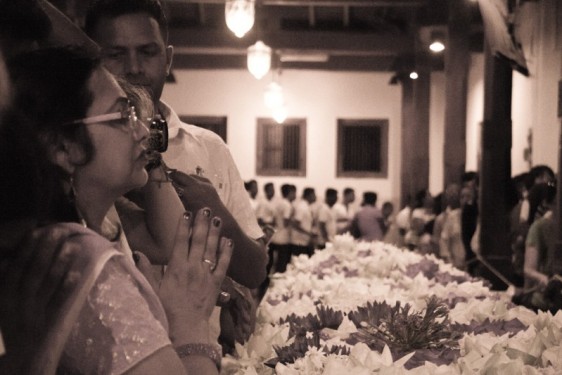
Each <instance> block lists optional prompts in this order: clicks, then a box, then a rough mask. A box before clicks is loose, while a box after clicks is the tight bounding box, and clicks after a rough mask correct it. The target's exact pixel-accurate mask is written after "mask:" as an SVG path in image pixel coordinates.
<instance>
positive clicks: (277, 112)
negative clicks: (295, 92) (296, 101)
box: [273, 105, 287, 124]
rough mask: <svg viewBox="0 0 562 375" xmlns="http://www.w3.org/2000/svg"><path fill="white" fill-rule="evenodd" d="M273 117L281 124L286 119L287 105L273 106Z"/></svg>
mask: <svg viewBox="0 0 562 375" xmlns="http://www.w3.org/2000/svg"><path fill="white" fill-rule="evenodd" d="M273 119H274V120H275V121H276V122H277V123H278V124H282V123H283V122H284V121H285V120H286V119H287V107H285V106H284V105H282V106H279V107H277V108H273Z"/></svg>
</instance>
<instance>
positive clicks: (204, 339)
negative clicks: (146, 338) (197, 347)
mask: <svg viewBox="0 0 562 375" xmlns="http://www.w3.org/2000/svg"><path fill="white" fill-rule="evenodd" d="M194 321H197V320H196V319H189V318H185V319H181V323H180V322H178V323H176V324H174V323H172V322H171V323H170V341H172V344H173V345H174V346H180V345H185V344H193V343H201V344H210V343H211V342H212V340H211V339H210V337H209V332H210V330H209V323H208V322H207V321H199V322H198V323H196V324H190V323H188V322H194Z"/></svg>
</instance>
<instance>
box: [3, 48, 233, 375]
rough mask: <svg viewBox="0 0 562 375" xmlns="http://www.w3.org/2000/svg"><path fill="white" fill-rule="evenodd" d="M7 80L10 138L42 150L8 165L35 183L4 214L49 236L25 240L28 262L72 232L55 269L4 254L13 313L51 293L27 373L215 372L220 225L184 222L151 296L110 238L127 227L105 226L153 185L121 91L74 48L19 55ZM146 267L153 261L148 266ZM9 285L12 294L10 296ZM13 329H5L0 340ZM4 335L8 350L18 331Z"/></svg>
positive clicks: (143, 135) (226, 247)
mask: <svg viewBox="0 0 562 375" xmlns="http://www.w3.org/2000/svg"><path fill="white" fill-rule="evenodd" d="M11 75H12V79H13V83H14V85H13V86H14V90H15V95H14V100H13V107H14V111H12V113H11V114H10V115H9V116H8V117H7V118H8V121H7V122H6V124H7V126H4V129H10V130H9V131H8V132H7V134H3V136H6V137H11V138H13V139H19V140H21V139H22V138H24V137H25V138H26V139H27V140H28V141H29V142H34V143H35V144H36V145H37V147H36V148H35V150H34V151H35V153H34V154H32V155H30V154H29V153H27V154H26V155H21V154H17V153H15V154H14V155H11V159H6V160H11V161H13V164H12V165H7V167H9V168H10V170H12V171H14V173H17V171H16V169H17V168H16V166H17V165H18V163H19V162H21V160H24V161H25V163H23V164H24V165H23V167H25V168H27V170H28V172H29V171H31V172H30V173H28V175H29V176H30V178H29V179H28V180H27V181H21V184H22V187H24V186H25V185H26V184H31V185H37V186H35V188H31V189H28V191H31V192H32V193H31V194H30V195H29V196H28V197H27V200H25V199H21V196H20V197H19V198H18V194H17V193H16V192H14V194H13V196H14V197H16V198H17V199H14V200H13V205H14V206H15V205H20V206H19V208H20V210H18V209H17V207H15V208H13V209H12V207H3V208H6V211H5V212H13V215H12V218H16V216H18V215H19V218H21V219H26V218H27V219H31V220H27V224H26V225H27V227H31V226H34V227H35V228H38V227H40V228H41V235H40V236H37V235H28V240H27V242H28V245H29V242H31V243H32V244H34V245H35V246H33V249H32V251H30V250H29V249H30V246H27V247H25V246H24V247H23V249H26V251H27V252H28V253H30V254H26V256H27V257H28V258H30V259H40V258H41V251H42V249H43V248H53V244H52V242H53V241H55V240H54V239H57V238H60V236H57V233H60V232H61V231H63V232H65V233H66V235H65V236H64V238H65V240H64V241H62V242H61V243H60V244H57V246H55V248H56V249H55V250H54V252H55V255H54V256H53V257H52V258H48V259H49V260H48V262H49V263H50V264H49V267H42V268H41V267H38V268H36V269H38V270H41V272H40V273H39V274H38V273H36V272H33V271H34V269H31V270H29V269H26V266H28V265H30V264H31V265H33V264H34V263H33V262H30V261H21V258H20V254H18V253H17V251H12V252H11V253H10V252H4V251H3V252H2V267H3V270H4V271H7V272H5V273H4V274H3V275H2V277H3V278H4V280H3V281H6V280H8V281H12V283H9V282H3V283H2V285H1V286H0V288H1V289H3V290H2V291H1V294H0V296H2V298H3V302H6V301H7V302H10V303H11V305H14V303H13V301H14V300H15V298H17V297H18V295H17V293H18V292H21V293H22V296H23V297H27V296H28V295H29V294H30V293H29V292H30V291H31V292H33V291H40V290H41V288H40V287H39V285H45V287H44V288H43V289H44V290H45V291H47V292H46V293H37V292H35V296H34V298H35V299H37V298H39V299H43V300H44V301H45V303H44V305H45V306H46V308H47V309H48V310H49V311H51V312H52V313H51V314H50V316H49V318H48V319H46V321H45V322H44V323H45V324H46V326H47V327H48V329H47V334H46V337H45V338H41V337H40V338H39V339H40V341H41V343H40V345H39V346H40V348H39V349H38V351H37V353H33V355H32V358H33V361H30V362H29V366H30V367H31V368H27V369H25V372H26V373H41V374H43V373H53V372H54V371H55V369H57V368H58V370H59V371H61V372H63V373H66V372H68V373H92V374H105V373H112V374H113V373H115V374H121V373H127V374H136V373H144V374H146V373H165V374H176V373H177V374H180V373H181V374H183V373H186V371H188V372H190V373H196V374H212V373H217V364H219V363H220V353H218V352H217V351H216V349H215V348H214V347H213V346H212V345H211V344H210V342H209V332H208V318H209V315H210V314H211V311H212V309H213V307H214V305H215V301H216V300H217V296H218V293H219V287H220V284H221V282H222V280H223V278H224V275H225V272H226V269H227V267H228V263H229V260H230V255H231V253H232V242H231V241H229V240H227V239H225V238H222V237H221V236H220V232H221V220H220V219H219V218H216V217H212V214H211V212H210V210H208V209H203V210H201V211H200V212H198V213H197V214H196V215H190V214H188V213H186V214H185V215H183V216H182V217H179V218H178V220H177V222H176V226H175V228H173V230H172V231H173V232H174V233H175V241H174V246H173V251H172V256H171V258H170V261H169V264H168V269H167V272H166V274H165V275H164V277H163V278H162V280H161V282H160V284H159V287H158V289H157V290H156V291H155V290H153V289H152V288H151V286H150V285H149V283H148V282H147V279H146V278H145V277H144V276H143V275H142V274H141V273H140V272H139V271H138V270H137V269H136V267H135V265H134V263H133V262H132V261H130V259H129V258H127V257H126V256H125V255H124V254H123V252H122V251H121V250H120V249H119V246H120V245H119V244H117V243H115V242H112V240H113V239H115V238H117V237H118V236H117V235H118V234H119V230H120V229H119V228H116V227H114V226H112V225H111V224H110V223H108V221H107V220H106V215H107V213H108V211H109V209H110V208H111V207H112V205H113V204H114V202H115V200H116V199H117V198H118V197H120V196H122V195H123V194H125V193H126V192H128V191H130V190H131V189H134V188H138V187H141V186H143V185H144V184H146V182H147V179H148V175H147V172H146V170H145V166H146V164H147V162H148V159H147V151H146V147H145V143H146V140H147V136H148V130H147V129H146V127H145V126H144V125H143V124H142V123H141V122H140V121H138V119H137V118H136V112H135V110H134V108H133V107H132V106H131V104H130V102H129V101H128V98H127V96H126V94H125V92H124V91H123V90H122V89H121V88H120V86H119V85H118V84H117V82H116V81H115V79H114V78H113V77H112V76H111V75H110V74H109V73H108V72H107V71H105V70H104V69H103V68H101V67H100V65H99V63H98V61H97V60H95V59H92V58H89V57H87V56H86V55H84V54H83V53H82V52H80V51H77V50H65V49H51V50H44V51H38V52H34V53H30V54H26V55H22V56H20V57H18V58H17V59H16V60H14V61H13V62H12V63H11ZM15 143H18V142H15ZM26 147H27V146H22V148H21V149H24V150H25V149H27V148H26ZM13 150H14V151H17V150H18V148H17V147H15V148H14V149H13ZM3 160H4V159H3ZM20 166H22V165H21V163H20ZM2 167H4V165H3V166H2ZM24 190H25V189H24ZM3 201H4V200H3ZM6 202H7V201H6ZM6 206H10V203H6ZM22 208H24V209H23V210H22ZM5 218H6V217H4V218H3V219H5ZM8 219H9V218H8ZM2 224H4V221H3V222H2ZM29 238H31V239H29ZM19 249H21V247H20V248H19ZM24 259H25V257H24ZM50 259H54V260H53V261H51V260H50ZM186 259H187V260H186ZM138 262H139V263H140V266H146V265H147V263H146V262H147V260H146V258H143V257H140V259H138ZM20 271H21V272H20ZM26 272H27V276H28V277H27V279H26V278H21V277H20V275H21V274H26ZM53 275H54V276H53ZM57 276H58V277H57ZM10 277H12V279H10ZM22 286H23V287H22ZM22 288H23V289H22ZM11 289H14V291H15V295H14V293H12V297H15V298H11V299H9V298H6V296H10V291H11ZM31 294H33V293H31ZM14 306H15V307H14V308H17V306H18V305H17V304H15V305H14ZM12 307H13V306H12ZM22 313H23V310H22ZM0 318H2V319H4V318H5V316H4V315H2V316H1V317H0ZM8 323H9V322H7V321H2V322H0V325H2V333H3V334H4V326H7V325H8ZM40 328H44V327H40ZM39 330H40V329H39ZM6 336H7V337H6V347H7V352H9V351H10V343H11V342H12V341H14V340H15V341H17V333H16V334H14V335H12V333H10V332H7V334H6ZM13 336H15V337H14V338H13V340H12V337H13Z"/></svg>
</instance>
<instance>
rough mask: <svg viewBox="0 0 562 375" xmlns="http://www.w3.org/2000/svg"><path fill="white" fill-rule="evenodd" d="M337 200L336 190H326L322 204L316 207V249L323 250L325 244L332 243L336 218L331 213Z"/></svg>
mask: <svg viewBox="0 0 562 375" xmlns="http://www.w3.org/2000/svg"><path fill="white" fill-rule="evenodd" d="M337 200H338V191H337V190H336V189H332V188H328V189H326V193H325V195H324V202H322V203H320V204H319V205H318V209H317V215H316V216H317V218H318V230H319V233H318V242H317V248H318V249H323V248H325V247H326V243H327V242H330V241H333V240H334V236H335V235H336V218H335V213H334V211H333V208H334V205H335V203H336V202H337Z"/></svg>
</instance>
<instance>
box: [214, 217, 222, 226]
mask: <svg viewBox="0 0 562 375" xmlns="http://www.w3.org/2000/svg"><path fill="white" fill-rule="evenodd" d="M213 225H214V226H215V227H217V228H218V227H220V225H221V219H220V217H216V216H215V217H214V218H213Z"/></svg>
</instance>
